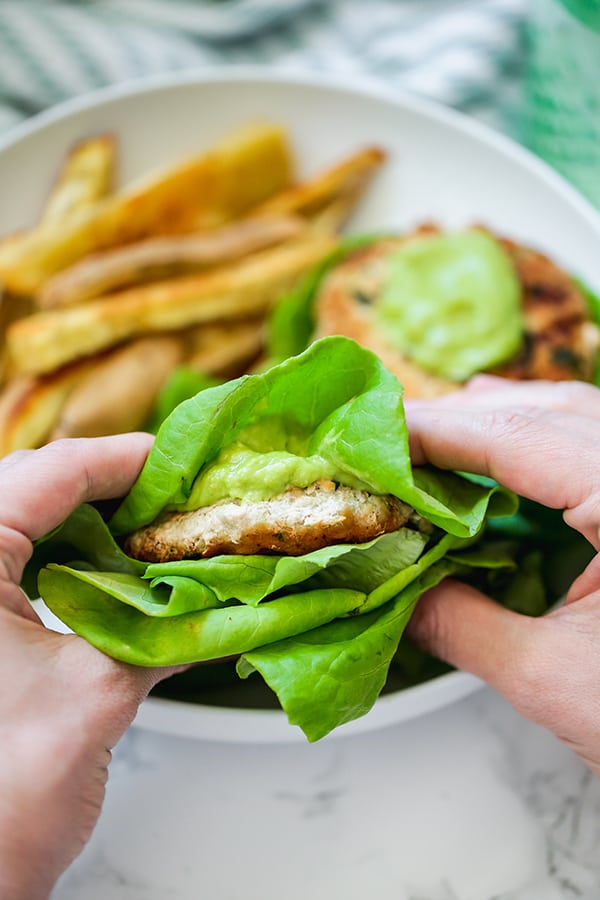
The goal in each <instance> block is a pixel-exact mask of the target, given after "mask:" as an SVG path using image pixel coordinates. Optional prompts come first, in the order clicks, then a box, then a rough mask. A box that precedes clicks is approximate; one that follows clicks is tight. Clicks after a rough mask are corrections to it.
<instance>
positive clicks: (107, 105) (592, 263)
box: [0, 68, 600, 742]
mask: <svg viewBox="0 0 600 900" xmlns="http://www.w3.org/2000/svg"><path fill="white" fill-rule="evenodd" d="M264 118H270V119H272V120H276V121H278V122H280V123H282V124H283V125H285V126H286V127H287V129H288V130H289V133H290V135H291V139H292V142H293V145H294V147H295V150H296V155H297V161H298V166H299V168H300V170H301V171H303V172H305V173H311V172H315V171H316V170H317V169H318V168H319V167H321V166H324V165H327V164H329V163H332V162H335V161H337V160H339V159H340V158H341V157H343V156H344V155H345V154H348V153H349V152H350V151H352V150H353V149H356V148H358V147H359V146H362V145H364V144H372V143H375V144H379V145H381V146H382V147H384V148H385V149H386V150H387V151H388V153H389V160H388V162H387V163H386V165H385V167H384V170H383V171H382V173H381V174H380V175H378V177H377V180H376V183H375V184H374V185H373V187H372V188H371V189H370V191H369V194H368V196H367V198H366V199H365V200H364V202H363V203H362V204H361V207H360V210H359V212H358V213H357V215H356V216H355V217H354V219H353V221H352V223H351V226H350V230H352V231H360V230H371V229H374V230H375V229H381V228H383V227H388V226H389V227H395V228H399V229H402V228H408V227H410V226H411V225H414V224H416V223H419V222H422V221H424V220H427V219H433V220H436V221H438V222H439V223H441V224H443V225H447V226H458V225H461V224H468V223H472V222H479V223H483V224H485V225H488V226H490V227H492V228H494V229H495V230H496V231H498V232H501V233H504V234H506V235H507V236H511V237H513V238H515V239H517V240H522V241H524V242H526V243H529V244H531V245H532V246H535V247H537V248H539V249H541V250H544V251H546V252H548V253H549V254H551V255H552V256H553V257H554V258H555V259H556V260H557V261H558V262H560V263H562V264H564V265H565V267H566V268H568V269H569V270H570V271H572V272H573V273H575V274H577V275H579V276H580V277H581V278H583V279H584V280H586V281H587V282H588V283H589V284H590V286H592V287H593V288H595V289H597V290H598V289H600V275H599V273H598V258H599V257H600V216H599V215H598V214H597V213H596V212H595V211H594V210H593V209H592V208H591V207H590V206H589V205H588V204H587V203H586V202H585V201H584V200H583V199H582V198H581V197H580V196H579V195H578V194H577V193H576V192H575V191H574V190H573V189H572V188H571V187H569V186H568V185H567V184H566V182H564V181H563V180H562V179H561V178H560V177H559V176H558V175H556V174H555V173H554V172H553V171H551V170H550V169H549V168H548V167H547V166H546V165H544V164H543V163H541V162H539V161H538V160H537V159H536V158H534V157H533V156H532V155H531V154H529V153H527V152H526V151H525V150H523V149H521V148H520V147H518V146H517V145H515V144H514V143H512V142H510V141H509V140H507V139H506V138H504V137H502V136H500V135H498V134H496V133H494V132H492V131H490V130H488V129H486V128H484V127H482V126H481V125H479V124H478V123H476V122H474V121H472V120H470V119H468V118H465V117H463V116H461V115H459V114H457V113H455V112H452V111H449V110H447V109H444V108H440V107H437V106H435V105H432V104H431V103H426V102H424V101H422V100H418V99H415V98H414V97H409V96H400V95H398V93H397V92H395V93H393V94H392V93H389V92H386V91H385V90H383V89H374V88H373V87H370V86H369V87H366V86H364V85H362V86H361V85H357V84H350V85H349V84H348V79H347V78H344V81H343V82H342V81H341V80H340V81H336V80H334V79H331V78H327V79H325V78H323V77H310V76H301V77H300V76H286V75H281V74H279V73H277V74H274V73H273V74H270V73H268V72H265V70H264V69H259V70H249V69H244V70H240V69H235V68H234V69H225V70H224V69H221V70H218V71H214V72H208V73H207V72H203V73H202V74H201V75H195V76H194V75H190V76H187V77H182V76H180V75H179V76H176V77H172V78H168V79H161V80H154V81H147V80H146V81H145V82H144V83H137V84H129V85H124V86H119V87H116V88H111V89H108V90H103V91H100V92H97V93H95V94H92V95H88V96H86V97H83V98H79V99H77V100H74V101H71V102H68V103H65V104H62V105H61V106H60V107H57V108H55V109H53V110H51V111H50V112H48V113H45V114H42V115H40V116H38V117H36V118H35V119H33V120H31V121H29V122H28V123H27V124H25V125H24V126H22V127H20V128H17V129H15V130H13V131H12V132H11V133H10V134H9V135H8V136H7V137H6V138H5V139H4V141H2V142H1V143H0V196H1V197H2V204H1V205H0V233H4V232H6V231H10V230H14V229H16V228H19V227H21V226H26V225H28V224H29V223H31V222H32V221H34V220H35V217H36V215H37V213H38V210H39V208H40V205H41V203H42V200H43V198H44V196H45V193H46V191H47V189H48V186H49V184H50V183H51V180H52V177H53V175H54V173H55V171H56V169H57V167H58V165H59V162H60V160H61V158H62V156H63V153H64V151H65V148H66V147H67V146H68V145H69V144H70V143H71V142H72V141H74V140H76V139H78V138H81V137H84V136H86V135H89V134H92V133H94V132H99V131H103V130H110V131H113V132H115V133H116V134H117V135H118V137H119V140H120V146H121V148H122V159H121V178H122V180H123V181H124V182H126V181H128V180H129V179H131V178H132V177H134V176H136V175H138V174H140V173H143V172H145V171H147V170H148V169H150V168H152V167H153V166H156V165H159V164H164V163H168V162H169V161H174V160H176V159H177V158H179V157H181V156H184V155H185V154H186V153H188V152H194V151H197V150H198V149H199V148H200V147H202V146H203V145H208V144H210V143H211V141H212V140H213V139H215V138H218V137H220V136H221V134H222V133H223V132H224V131H226V130H228V129H229V128H230V127H234V126H236V125H239V124H241V123H243V122H244V121H248V120H253V119H264ZM479 685H480V682H479V681H478V680H477V679H475V678H473V677H471V676H469V675H466V674H465V673H461V672H452V673H450V674H448V675H444V676H441V677H439V678H436V679H434V680H433V681H430V682H427V683H425V684H422V685H419V686H417V687H413V688H409V689H406V690H403V691H398V692H397V693H390V694H387V695H385V696H382V697H381V698H380V699H379V700H378V702H377V703H376V705H375V707H374V709H373V710H372V711H371V712H370V713H369V714H368V715H367V716H365V717H363V718H362V719H359V720H357V721H356V722H351V723H349V724H348V725H345V726H343V727H342V728H340V729H338V730H337V731H336V732H334V735H340V736H341V735H347V734H356V733H358V732H361V731H366V730H371V729H375V728H379V727H383V726H385V725H389V724H392V723H394V722H399V721H402V720H405V719H407V718H412V717H414V716H417V715H421V714H423V713H425V712H429V711H431V710H433V709H436V708H439V707H441V706H445V705H447V704H449V703H451V702H453V701H455V700H457V699H458V698H460V697H464V696H466V695H467V694H469V693H471V692H472V691H473V690H475V689H476V688H477V687H478V686H479ZM240 694H241V696H243V692H242V691H240ZM240 702H242V701H240ZM136 724H137V725H138V726H140V727H146V728H151V729H155V730H158V731H164V732H169V733H172V734H181V735H184V736H191V737H199V738H204V739H210V740H213V739H214V740H231V741H242V742H244V741H248V742H261V741H264V742H267V741H268V742H271V741H292V740H298V739H302V740H304V738H303V736H302V733H301V732H300V731H299V729H297V728H292V727H290V726H289V725H288V724H287V720H286V718H285V716H284V714H283V713H282V712H280V711H276V710H255V709H247V708H246V709H244V708H239V707H237V706H228V707H220V708H219V707H214V706H208V705H200V704H188V703H183V702H178V701H172V700H166V699H161V698H154V697H152V698H149V699H148V700H147V701H146V702H145V703H144V704H143V705H142V707H141V709H140V712H139V715H138V717H137V719H136Z"/></svg>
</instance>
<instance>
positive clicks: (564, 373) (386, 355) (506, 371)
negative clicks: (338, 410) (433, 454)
mask: <svg viewBox="0 0 600 900" xmlns="http://www.w3.org/2000/svg"><path fill="white" fill-rule="evenodd" d="M437 231H439V229H437V228H436V227H435V226H433V225H425V226H422V227H420V228H419V229H417V230H416V231H414V232H412V233H411V234H409V235H405V236H402V237H391V238H382V239H381V240H378V241H376V242H374V243H373V244H370V245H369V246H367V247H362V248H361V249H359V250H356V251H355V252H354V253H351V254H350V255H349V256H348V257H346V259H345V260H343V261H342V262H341V263H340V264H339V265H338V266H336V267H335V268H334V269H332V270H331V271H330V272H329V273H328V275H327V276H326V277H325V279H324V280H323V283H322V285H321V287H320V289H319V291H318V293H317V297H316V301H315V316H316V333H315V337H324V336H326V335H332V334H343V335H346V336H347V337H350V338H354V340H355V341H357V342H358V343H360V344H362V345H363V346H365V347H368V348H369V349H370V350H373V351H374V352H375V353H376V354H377V355H378V356H379V357H380V359H381V360H382V362H383V363H384V365H385V366H386V367H387V368H388V369H390V370H391V371H392V372H394V374H395V375H396V376H397V377H398V379H399V380H400V382H401V383H402V384H403V386H404V393H405V396H406V397H435V396H438V395H440V394H444V393H448V392H450V391H452V390H455V389H456V387H457V383H456V382H454V381H451V380H449V379H445V378H441V377H439V376H437V375H433V374H431V373H428V372H426V371H424V370H423V369H422V368H421V367H420V366H418V365H417V364H416V363H413V362H412V361H411V360H410V359H409V358H407V357H406V356H404V355H403V354H402V353H401V352H399V351H398V350H397V349H396V348H395V347H393V346H392V344H391V343H390V342H389V341H388V339H387V336H386V334H385V333H384V332H383V331H382V329H381V328H380V326H379V325H378V324H377V320H376V317H375V316H374V308H375V306H376V304H377V299H378V297H379V294H380V292H381V290H382V288H383V286H384V283H385V279H386V277H387V271H388V269H387V260H388V257H389V255H390V253H393V252H394V251H395V250H396V249H398V247H400V246H402V244H404V243H406V241H408V240H411V239H414V238H416V237H420V236H422V235H423V234H427V233H436V232H437ZM500 243H501V244H502V246H503V247H504V248H505V249H506V251H507V252H508V254H509V256H510V257H511V259H512V261H513V263H514V266H515V270H516V273H517V276H518V278H519V281H520V282H521V288H522V308H523V317H524V321H525V335H524V342H523V349H522V350H521V352H520V353H519V354H518V356H516V357H515V358H514V359H512V360H510V361H509V362H508V363H506V364H504V365H502V366H499V367H497V368H495V369H494V370H493V371H494V374H497V375H502V376H504V377H506V378H513V379H520V380H525V379H534V378H536V379H537V378H543V379H548V380H551V381H563V380H574V379H579V380H583V381H589V380H591V379H592V377H593V374H594V369H595V364H596V357H597V353H598V346H599V344H600V331H599V329H598V327H597V326H596V324H595V323H593V322H592V321H591V320H590V314H589V310H588V306H587V302H586V299H585V296H584V295H583V292H582V291H581V289H580V288H579V286H578V285H577V283H576V282H575V281H574V279H573V278H572V277H571V276H570V275H568V274H567V273H566V272H565V271H564V270H563V269H561V268H560V267H559V266H558V265H556V263H554V262H553V261H552V260H551V259H549V258H548V257H547V256H544V255H543V254H542V253H539V252H537V251H535V250H532V249H530V248H528V247H523V246H521V245H520V244H517V243H515V242H514V241H509V240H505V239H500Z"/></svg>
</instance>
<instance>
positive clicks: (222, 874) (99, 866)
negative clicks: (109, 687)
mask: <svg viewBox="0 0 600 900" xmlns="http://www.w3.org/2000/svg"><path fill="white" fill-rule="evenodd" d="M198 898H210V900H241V898H243V900H306V898H310V900H337V898H340V900H341V898H343V900H366V898H368V900H373V898H376V900H559V898H576V900H580V898H581V900H598V898H600V781H597V780H595V779H594V778H593V777H592V776H591V775H590V774H589V773H588V771H587V770H586V769H585V768H584V766H583V765H582V764H581V763H579V761H578V760H577V759H576V757H574V756H573V755H572V754H571V753H570V751H568V750H567V749H565V748H564V747H562V746H561V745H560V744H559V743H558V742H557V741H556V740H555V739H554V738H553V737H552V736H551V735H549V734H547V733H546V732H544V731H543V730H541V729H538V728H536V727H534V726H532V725H530V724H529V723H527V722H524V721H523V720H522V719H520V718H519V717H518V716H517V715H516V714H515V713H514V711H513V710H512V709H511V708H510V707H509V706H508V705H507V704H506V703H505V702H504V701H503V700H502V699H501V698H499V697H498V696H497V695H495V694H494V693H493V692H492V691H490V690H488V689H484V690H480V691H477V692H476V693H475V694H473V695H472V696H470V697H468V698H467V699H465V700H462V701H460V702H457V703H454V704H453V705H452V706H449V707H447V708H446V709H443V710H438V711H436V712H433V713H429V714H427V715H425V716H422V717H420V718H418V719H413V720H411V721H409V722H404V723H402V724H400V725H394V726H391V727H388V728H384V729H381V730H379V731H377V732H374V733H370V734H363V735H357V736H354V737H344V738H338V739H333V740H332V739H329V740H325V741H322V742H320V743H318V744H315V745H312V746H311V745H308V744H300V743H294V744H289V745H286V744H283V745H273V746H268V745H261V744H247V745H244V744H231V743H229V744H226V743H215V742H206V741H200V740H192V739H187V738H178V737H172V736H166V735H161V734H156V733H153V732H150V731H146V730H142V729H140V728H138V727H134V728H132V729H131V730H130V731H129V733H128V734H127V735H126V736H125V737H124V739H123V740H122V742H121V744H120V745H119V747H118V748H117V749H116V751H115V754H114V759H113V763H112V766H111V776H110V781H109V786H108V793H107V798H106V804H105V808H104V811H103V815H102V817H101V819H100V822H99V824H98V827H97V829H96V831H95V833H94V835H93V838H92V840H91V842H90V844H89V845H88V847H87V848H86V850H85V851H84V853H83V855H82V856H81V857H80V859H79V860H78V861H77V862H76V863H75V864H74V866H73V867H72V868H71V869H70V870H69V872H67V873H66V875H65V876H64V877H63V879H62V880H61V882H60V883H59V885H58V886H57V888H56V890H55V892H54V894H53V897H52V900H198Z"/></svg>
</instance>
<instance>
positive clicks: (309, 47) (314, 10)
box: [0, 0, 527, 132]
mask: <svg viewBox="0 0 600 900" xmlns="http://www.w3.org/2000/svg"><path fill="white" fill-rule="evenodd" d="M526 6H527V3H526V0H0V132H5V131H6V130H7V129H8V128H10V127H11V126H12V125H13V124H16V123H17V122H19V121H21V120H22V119H24V118H26V117H28V116H30V115H33V114H35V113H36V112H39V111H41V110H43V109H46V108H47V107H49V106H52V105H54V104H55V103H58V102H60V101H61V100H64V99H66V98H68V97H71V96H74V95H76V94H82V93H85V92H88V91H90V90H93V89H94V88H97V87H100V86H104V85H108V84H113V83H116V82H122V81H125V80H129V79H133V78H140V77H143V76H146V75H157V74H161V73H166V72H173V71H181V70H192V69H193V70H201V69H202V68H206V67H211V68H213V67H214V66H217V65H232V64H237V65H241V64H253V65H261V66H268V67H270V68H274V67H278V68H282V69H285V70H287V71H290V70H293V71H297V72H301V71H302V70H309V71H311V72H315V71H322V72H335V73H337V74H340V73H341V74H346V73H347V74H349V75H352V76H353V77H356V76H359V77H362V78H364V79H369V80H374V81H376V82H377V81H379V82H384V83H385V84H386V85H387V86H388V87H389V86H395V85H397V86H398V87H399V88H402V89H405V90H411V91H414V92H416V93H419V94H421V95H425V96H427V97H429V98H432V99H435V100H438V101H440V102H442V103H446V104H449V105H452V106H455V107H458V108H461V109H463V110H465V111H467V112H469V113H471V114H473V115H476V116H478V117H480V118H484V119H487V120H488V121H490V122H491V123H492V124H494V125H496V126H497V127H500V128H503V129H504V130H509V131H510V130H511V127H510V118H509V114H510V111H511V109H512V108H513V99H514V96H515V85H517V84H518V79H519V74H520V68H521V60H522V56H523V52H522V45H523V36H522V26H523V19H524V16H525V9H526Z"/></svg>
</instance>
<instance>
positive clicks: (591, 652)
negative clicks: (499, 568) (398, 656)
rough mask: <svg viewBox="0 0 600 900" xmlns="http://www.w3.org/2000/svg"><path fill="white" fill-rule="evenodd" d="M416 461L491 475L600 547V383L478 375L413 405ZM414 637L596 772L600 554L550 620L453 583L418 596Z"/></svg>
mask: <svg viewBox="0 0 600 900" xmlns="http://www.w3.org/2000/svg"><path fill="white" fill-rule="evenodd" d="M407 419H408V424H409V430H410V434H411V451H412V458H413V461H414V462H415V463H416V464H420V463H425V462H429V463H432V464H433V465H436V466H439V467H441V468H449V469H458V470H461V469H462V470H466V471H469V472H474V473H478V474H483V475H489V476H491V477H493V478H495V479H496V480H497V481H498V482H500V483H501V484H502V485H504V486H505V487H507V488H510V489H512V490H514V491H516V492H517V493H518V494H520V495H521V496H523V497H527V498H529V499H531V500H534V501H536V502H538V503H541V504H543V505H545V506H548V507H552V508H555V509H561V510H564V513H563V515H564V519H565V521H566V522H567V524H568V525H570V526H571V527H572V528H574V529H576V530H577V531H579V532H580V533H581V534H583V535H584V536H585V537H586V538H587V540H588V541H589V542H590V543H591V544H592V546H593V547H594V549H595V550H596V551H598V550H599V549H600V455H599V452H598V448H599V447H600V389H598V388H596V387H594V386H592V385H586V384H582V383H577V382H570V383H569V382H564V383H549V382H530V383H512V382H507V381H506V380H504V379H500V378H493V377H489V376H481V377H478V378H476V379H474V380H473V381H472V382H471V383H470V385H469V386H468V387H466V388H465V389H464V390H461V391H459V392H457V393H455V394H452V395H448V396H447V397H444V398H441V399H440V400H436V401H427V402H411V403H407ZM407 634H408V635H409V636H410V637H411V638H412V639H413V640H414V641H415V642H416V643H417V644H418V645H419V646H420V647H422V648H423V649H425V650H427V651H428V652H430V653H432V654H433V655H435V656H437V657H440V658H441V659H444V660H446V661H447V662H449V663H451V664H452V665H454V666H456V667H457V668H459V669H463V670H465V671H468V672H471V673H473V674H474V675H477V676H479V677H480V678H482V679H484V680H485V681H487V682H488V683H489V684H490V685H492V687H494V688H495V689H496V690H498V691H499V692H500V693H501V694H503V695H504V697H506V699H507V700H508V701H509V702H510V703H511V704H512V705H513V706H514V707H515V708H516V709H517V710H518V712H519V713H521V714H522V715H523V716H525V717H526V718H528V719H530V720H531V721H533V722H535V723H537V724H538V725H542V726H543V727H545V728H548V729H549V730H550V731H552V732H554V733H555V734H556V735H557V736H558V737H559V738H560V739H561V740H562V741H563V742H564V743H565V744H567V745H568V746H569V747H571V748H572V749H573V750H574V751H575V752H576V753H577V754H578V755H579V756H580V757H581V758H582V759H583V760H584V761H585V763H586V764H587V765H588V766H589V767H590V768H591V769H592V771H594V772H595V773H596V774H597V775H600V691H599V690H598V685H600V652H599V650H600V555H596V556H595V557H594V558H593V560H592V561H591V562H590V564H589V565H588V566H587V568H586V569H585V571H584V572H583V573H582V574H581V575H580V576H579V577H578V578H577V579H576V580H575V582H574V583H573V584H572V586H571V587H570V590H569V591H568V594H567V596H566V599H565V602H564V604H563V605H562V606H560V607H559V608H557V609H555V610H553V611H551V612H549V613H548V614H546V615H545V616H544V617H542V618H529V617H526V616H522V615H519V614H518V613H515V612H511V611H510V610H508V609H505V608H504V607H502V606H500V605H498V604H497V603H494V602H493V601H492V600H490V599H489V598H487V597H484V596H483V595H482V594H480V593H479V592H478V591H476V590H474V589H473V588H471V587H468V586H466V585H463V584H460V583H459V582H456V581H451V580H448V581H446V582H444V583H442V584H441V585H439V586H438V587H436V588H434V589H433V590H431V591H429V592H428V593H427V594H425V595H424V596H423V597H422V598H421V600H420V601H419V603H418V605H417V608H416V611H415V613H414V615H413V618H412V620H411V623H410V625H409V628H408V629H407Z"/></svg>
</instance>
